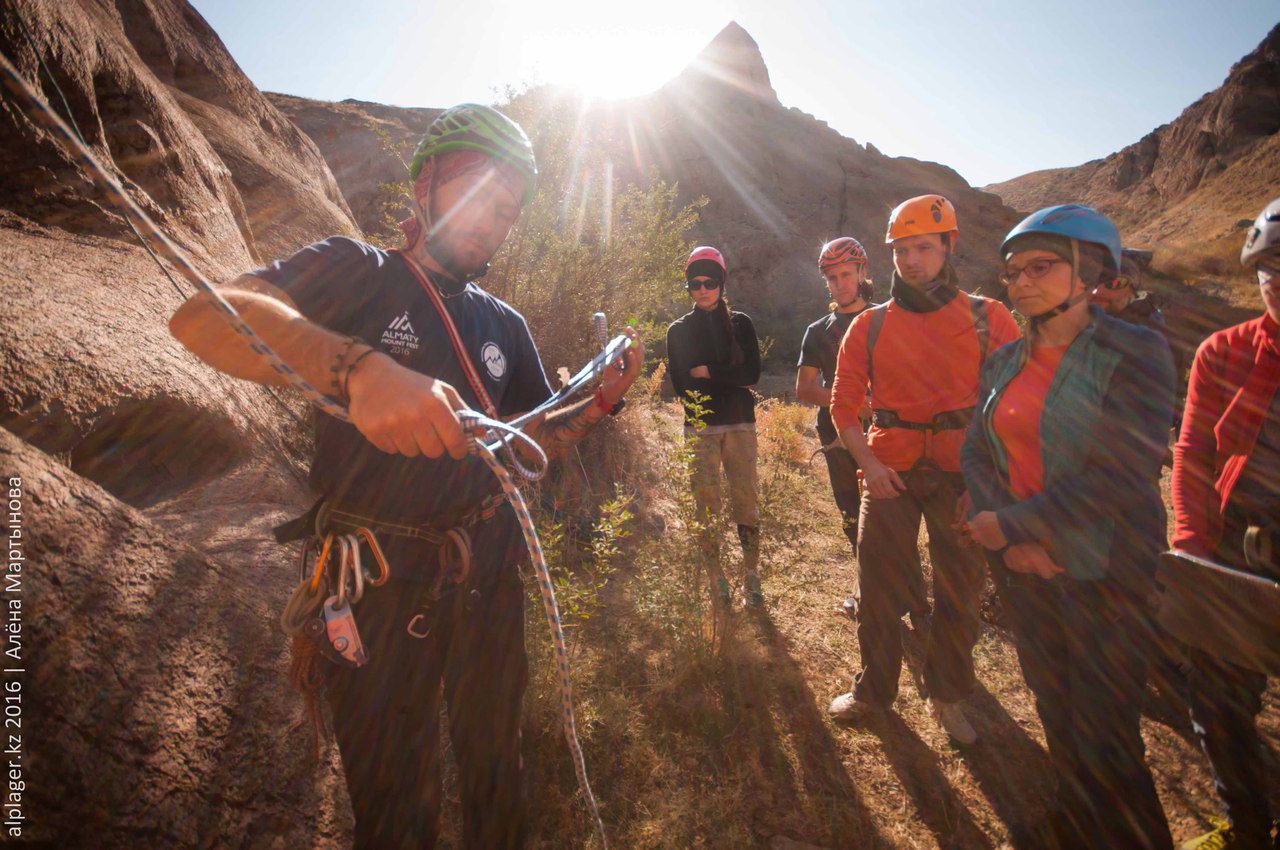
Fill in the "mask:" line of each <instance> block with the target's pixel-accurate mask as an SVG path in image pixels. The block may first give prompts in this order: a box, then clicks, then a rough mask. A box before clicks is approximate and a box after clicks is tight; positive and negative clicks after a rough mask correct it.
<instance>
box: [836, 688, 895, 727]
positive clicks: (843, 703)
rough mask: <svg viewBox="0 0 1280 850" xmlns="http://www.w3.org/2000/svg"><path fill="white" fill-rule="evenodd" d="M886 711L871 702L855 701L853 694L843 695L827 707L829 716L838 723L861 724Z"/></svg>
mask: <svg viewBox="0 0 1280 850" xmlns="http://www.w3.org/2000/svg"><path fill="white" fill-rule="evenodd" d="M883 711H884V709H883V708H876V707H875V706H874V705H872V704H871V703H869V702H863V701H861V700H858V699H854V696H853V694H841V695H840V696H838V697H836V698H835V699H833V700H832V701H831V705H829V706H827V714H830V715H831V718H832V719H833V720H835V721H836V722H837V723H861V722H863V721H865V720H869V719H870V718H872V717H875V716H877V715H879V714H880V713H882V712H883Z"/></svg>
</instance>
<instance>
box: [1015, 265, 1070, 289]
mask: <svg viewBox="0 0 1280 850" xmlns="http://www.w3.org/2000/svg"><path fill="white" fill-rule="evenodd" d="M1066 262H1068V261H1067V260H1059V259H1057V258H1055V259H1052V260H1050V259H1043V258H1042V259H1039V260H1032V261H1031V262H1029V263H1027V264H1026V265H1025V266H1023V267H1022V268H1020V269H1005V271H1004V274H1002V275H1000V282H1001V283H1003V284H1004V285H1005V286H1013V285H1014V284H1015V283H1017V282H1018V278H1020V277H1022V276H1023V275H1024V274H1025V275H1026V276H1027V280H1039V279H1040V278H1042V277H1044V276H1045V275H1047V274H1048V273H1049V269H1051V268H1053V267H1054V266H1055V265H1057V264H1058V263H1066Z"/></svg>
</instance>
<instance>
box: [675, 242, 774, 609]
mask: <svg viewBox="0 0 1280 850" xmlns="http://www.w3.org/2000/svg"><path fill="white" fill-rule="evenodd" d="M726 277H727V270H726V267H725V262H724V257H723V256H721V254H720V252H719V251H717V250H716V249H715V248H710V247H706V246H703V247H699V248H695V249H694V250H693V253H692V254H690V255H689V261H688V263H687V264H686V266H685V283H686V286H687V288H688V291H689V297H690V298H692V299H693V303H694V309H692V310H690V311H689V312H688V313H686V314H685V315H683V316H681V317H680V318H679V319H676V320H675V321H674V322H672V323H671V326H670V327H669V328H667V371H668V373H669V374H670V375H671V385H672V387H674V388H675V391H676V396H677V398H679V399H680V401H681V402H682V403H683V404H684V425H685V436H686V438H687V439H689V440H691V441H692V444H693V456H694V460H693V463H694V468H693V495H694V501H695V502H696V504H697V506H698V512H699V514H700V519H701V521H702V523H703V525H704V531H703V532H702V535H701V540H702V546H701V548H702V556H703V559H704V561H705V563H706V566H707V571H708V573H709V574H710V576H711V585H712V587H711V590H712V598H713V599H714V600H715V601H716V602H717V603H719V604H721V605H723V606H725V607H728V604H729V582H728V580H727V579H725V577H724V571H723V570H722V569H721V568H720V559H719V545H718V543H717V535H716V534H715V533H714V529H713V526H712V521H713V518H714V517H716V516H717V515H718V514H719V513H720V510H721V497H720V469H721V467H723V468H724V471H725V476H726V477H727V478H728V480H729V504H730V507H731V509H732V512H733V519H734V522H736V523H737V524H738V541H739V542H740V543H741V544H742V562H743V581H742V584H743V591H744V601H745V602H746V604H747V605H749V606H752V607H756V606H759V605H761V604H762V603H763V601H764V596H763V593H762V591H761V588H760V573H759V562H760V510H759V508H758V506H757V504H756V403H755V396H754V395H753V394H752V392H751V389H750V387H751V386H752V385H754V384H755V383H756V382H757V381H759V380H760V345H759V343H758V342H757V341H756V330H755V326H753V325H752V324H751V319H750V318H749V317H748V316H747V315H746V314H745V313H736V312H733V311H731V310H730V309H729V303H728V302H727V301H725V299H724V285H725V278H726Z"/></svg>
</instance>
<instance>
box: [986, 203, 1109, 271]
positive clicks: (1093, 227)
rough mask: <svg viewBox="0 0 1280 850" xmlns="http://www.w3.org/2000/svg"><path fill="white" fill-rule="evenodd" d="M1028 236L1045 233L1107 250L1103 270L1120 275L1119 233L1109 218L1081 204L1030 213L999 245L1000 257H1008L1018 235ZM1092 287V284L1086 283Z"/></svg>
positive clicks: (1046, 208)
mask: <svg viewBox="0 0 1280 850" xmlns="http://www.w3.org/2000/svg"><path fill="white" fill-rule="evenodd" d="M1028 233H1045V234H1049V235H1053V236H1065V237H1066V238H1068V239H1075V240H1078V241H1080V242H1092V243H1093V244H1095V245H1100V246H1102V247H1103V248H1105V249H1106V256H1107V257H1108V258H1109V259H1110V260H1111V262H1110V265H1109V266H1107V267H1105V268H1104V271H1107V272H1109V273H1110V274H1111V275H1112V276H1115V275H1118V274H1120V252H1121V248H1120V231H1119V230H1118V229H1116V226H1115V224H1114V223H1113V222H1112V221H1111V219H1109V218H1107V217H1106V216H1105V215H1103V214H1102V213H1100V212H1098V211H1097V210H1095V209H1094V208H1093V207H1086V206H1084V205H1082V204H1061V205H1059V206H1056V207H1045V208H1044V209H1042V210H1038V211H1036V212H1033V213H1032V214H1031V215H1029V216H1027V217H1026V218H1024V219H1023V220H1022V221H1020V222H1018V224H1017V226H1015V227H1014V228H1013V230H1010V231H1009V235H1008V236H1006V237H1005V238H1004V242H1003V243H1001V245H1000V256H1002V257H1003V256H1005V255H1006V254H1008V252H1009V251H1008V248H1009V243H1010V242H1012V241H1013V240H1014V239H1017V238H1018V237H1019V236H1022V235H1024V234H1028ZM1085 283H1086V284H1091V283H1093V281H1088V280H1086V281H1085Z"/></svg>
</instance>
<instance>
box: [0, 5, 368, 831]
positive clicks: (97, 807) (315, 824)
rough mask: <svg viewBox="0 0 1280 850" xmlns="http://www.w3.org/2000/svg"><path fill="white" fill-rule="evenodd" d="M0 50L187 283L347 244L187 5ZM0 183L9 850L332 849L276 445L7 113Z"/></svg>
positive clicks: (20, 113)
mask: <svg viewBox="0 0 1280 850" xmlns="http://www.w3.org/2000/svg"><path fill="white" fill-rule="evenodd" d="M28 33H29V34H28ZM0 50H2V51H3V52H4V54H5V55H6V56H8V57H10V59H11V60H12V61H13V62H14V63H15V64H16V65H17V67H18V68H19V71H20V73H21V74H22V75H23V76H24V77H25V78H26V79H27V80H29V81H32V82H33V83H34V84H35V85H36V87H37V88H38V89H39V90H40V91H41V92H42V93H43V95H44V97H45V98H46V99H47V100H49V101H50V102H51V103H52V104H53V105H54V106H55V108H56V109H58V110H59V111H60V112H62V113H63V114H64V115H65V114H66V110H67V108H68V107H69V110H70V115H71V117H73V118H74V121H75V123H76V125H77V126H78V128H79V130H80V132H81V133H82V134H83V136H84V138H85V140H86V142H87V143H88V145H89V147H90V148H91V149H92V150H93V152H94V153H95V154H96V155H97V157H98V158H99V159H100V160H102V161H103V162H105V163H107V164H108V167H109V168H110V169H112V170H113V172H114V175H115V176H116V177H117V178H118V179H119V180H120V181H121V182H122V183H123V185H124V186H125V188H126V190H127V191H128V192H129V194H130V195H131V196H132V197H133V198H134V200H135V201H136V202H137V203H138V204H139V205H140V206H142V207H143V209H145V210H146V212H147V213H148V214H149V215H150V216H151V217H153V218H154V219H155V220H156V221H157V222H158V223H159V224H160V225H161V227H163V228H164V229H165V230H166V232H167V233H168V234H169V235H170V236H171V237H172V238H173V239H174V240H175V241H177V242H178V243H179V244H180V245H181V246H182V247H183V248H184V249H185V251H186V252H187V253H188V254H189V255H190V257H191V258H192V260H193V262H194V263H195V265H196V266H197V267H198V268H199V269H201V270H202V271H203V272H204V273H205V274H206V275H207V276H209V277H210V278H212V279H215V280H218V279H225V278H229V277H231V276H233V275H235V274H237V273H240V272H243V271H247V270H248V269H250V268H252V267H253V266H255V265H257V264H258V263H260V262H262V261H263V260H265V259H270V258H272V257H275V256H278V255H280V254H283V253H287V252H289V251H291V250H293V249H294V248H296V247H298V246H300V245H302V244H305V243H306V242H309V241H311V240H314V239H316V238H320V237H323V236H325V235H327V234H330V233H334V232H347V233H355V232H358V229H357V227H356V225H355V223H354V221H353V220H352V218H351V215H350V211H349V209H348V207H347V204H346V201H345V200H344V199H343V197H342V194H341V192H340V191H339V189H338V186H337V184H336V183H335V182H334V180H333V177H332V175H331V174H330V172H329V170H328V167H327V166H326V165H325V162H324V160H323V159H322V158H321V156H320V154H319V153H318V151H317V149H316V147H315V145H314V144H313V143H312V141H311V140H310V138H308V137H307V136H306V135H304V134H303V133H301V132H300V131H299V130H298V129H297V128H296V127H295V126H294V125H293V124H292V123H291V122H290V121H289V120H288V119H287V118H286V117H285V116H284V115H282V114H281V113H280V112H279V111H278V110H277V109H276V108H275V107H274V106H272V104H271V103H270V101H268V100H267V99H266V98H265V97H264V96H263V95H262V94H261V93H260V92H258V91H257V89H256V88H255V87H254V86H253V84H252V83H251V82H250V81H249V80H248V79H247V78H246V77H245V76H244V74H243V73H241V71H240V70H239V68H238V67H237V66H236V64H235V62H234V61H233V60H232V59H231V57H230V55H229V54H228V53H227V51H226V49H225V47H224V46H223V45H222V43H221V41H219V39H218V37H217V36H216V34H214V33H213V31H212V30H211V29H210V28H209V27H208V25H207V24H206V23H205V22H204V20H203V19H201V18H200V16H199V15H198V14H197V13H196V12H195V11H194V10H193V9H192V8H191V7H190V6H188V5H187V4H186V3H185V2H181V0H119V2H115V0H57V2H54V0H15V2H13V3H6V4H4V5H3V6H0ZM46 69H47V70H46ZM55 82H56V84H57V85H56V87H55V85H54V83H55ZM59 89H60V90H61V94H59V91H58V90H59ZM63 96H65V105H64V101H63ZM0 171H2V172H3V173H4V175H5V179H4V180H3V181H0V287H2V291H3V294H4V298H3V299H0V425H2V426H3V429H0V458H2V461H0V472H2V473H3V475H4V477H5V479H6V485H7V486H8V489H17V490H19V491H20V492H21V497H20V499H19V501H20V503H21V506H22V510H21V512H20V513H21V519H20V533H21V535H22V536H21V538H20V539H21V540H22V542H23V549H22V551H23V552H24V553H25V555H24V556H25V565H26V569H25V571H24V572H22V573H21V578H22V581H21V583H20V586H19V587H17V588H14V586H13V585H12V584H11V583H10V584H9V585H8V586H7V587H6V590H5V591H4V592H3V594H0V596H3V604H4V605H5V606H6V610H7V611H8V612H10V613H11V614H12V612H14V611H17V612H18V621H19V623H20V626H21V628H20V630H19V631H17V632H14V631H13V630H9V631H8V632H7V641H6V643H5V644H4V645H5V649H6V650H7V651H9V653H10V654H9V656H8V658H7V659H6V660H7V661H10V662H14V663H7V664H6V665H5V666H6V668H12V669H20V670H22V672H20V673H13V672H11V673H8V674H6V683H7V685H8V686H9V687H10V689H11V690H10V691H9V692H10V693H13V691H12V688H14V687H16V688H19V689H20V693H21V695H22V703H21V707H22V710H23V713H22V717H21V723H22V726H21V729H20V730H17V731H20V733H21V746H22V752H23V756H22V758H23V767H24V770H25V774H24V779H25V782H26V789H25V794H24V795H23V797H22V800H21V803H22V810H23V815H24V818H25V831H24V832H23V835H22V837H23V838H25V839H27V840H33V841H36V842H37V844H36V845H33V846H51V847H160V846H164V847H178V846H183V847H223V846H227V843H228V840H229V839H228V836H236V838H235V843H237V844H238V845H240V846H246V847H300V846H338V845H340V844H341V843H342V836H343V835H344V829H345V828H346V827H345V823H346V821H344V818H346V819H347V820H349V815H347V814H346V811H347V810H346V809H345V808H344V807H345V806H346V803H345V797H344V796H343V793H342V791H341V787H342V785H341V780H340V777H339V775H338V773H337V772H336V769H335V768H334V766H333V765H332V764H330V763H329V762H328V761H327V760H326V761H325V762H324V763H323V765H322V768H321V770H319V771H317V770H315V769H314V768H313V767H311V766H310V765H309V764H308V762H307V759H308V756H309V751H310V750H309V740H308V736H307V733H306V732H305V731H303V732H301V733H300V734H295V735H290V734H287V731H286V730H287V729H288V728H289V726H290V725H291V724H292V723H293V722H294V720H295V719H296V718H297V716H298V713H299V711H300V704H299V702H298V700H297V699H296V697H295V696H294V695H293V694H292V692H291V691H290V689H289V686H288V684H287V680H286V672H287V653H286V652H285V647H286V641H285V638H284V636H283V635H282V634H280V633H279V631H278V629H275V628H273V626H272V624H273V622H274V619H275V617H276V612H278V611H279V610H280V607H281V606H282V605H283V602H284V600H285V599H286V598H287V595H288V593H289V591H290V589H291V585H292V583H293V578H294V576H293V572H294V569H295V568H294V567H293V565H291V564H289V563H287V559H286V558H285V556H284V555H283V553H282V552H281V550H279V548H278V547H275V546H269V545H267V543H266V541H267V540H268V539H269V536H268V532H269V525H270V524H271V522H272V521H276V520H279V519H282V518H284V517H285V516H287V515H289V514H290V513H292V512H295V511H297V510H298V509H299V508H302V507H304V506H305V503H306V488H305V486H304V484H303V483H302V482H301V480H300V478H301V476H300V471H299V458H300V457H301V456H302V455H303V454H304V452H305V447H304V446H303V445H301V444H302V443H303V442H304V441H305V438H304V437H302V436H300V431H301V429H299V428H298V427H297V425H296V424H295V423H294V422H293V421H292V419H291V417H290V413H289V412H288V411H287V410H286V409H284V408H282V407H281V406H280V405H278V404H277V403H276V402H275V401H273V400H272V399H271V398H270V397H269V396H268V395H266V393H265V392H263V391H261V390H259V389H257V388H253V387H249V386H247V385H245V384H241V383H238V382H236V381H233V380H230V379H227V378H223V377H220V376H217V375H215V374H214V373H213V372H212V371H211V370H209V369H208V368H207V367H205V366H203V365H202V364H200V363H198V362H197V361H196V360H195V359H194V358H193V357H191V356H190V355H188V354H187V353H186V352H185V351H184V350H182V349H181V348H180V347H179V346H178V345H177V344H176V343H175V342H174V341H173V340H172V339H171V338H170V336H169V334H168V332H167V328H166V325H165V322H166V320H167V318H168V316H169V314H170V313H171V312H172V311H173V309H174V308H175V307H176V306H177V305H178V303H180V299H181V298H182V297H183V296H182V295H180V294H179V293H178V292H176V291H175V288H174V285H173V284H171V283H170V281H169V280H168V279H167V278H166V276H165V275H164V273H163V272H162V270H161V269H160V268H158V267H157V265H156V264H155V263H154V262H153V261H152V260H151V258H150V257H148V255H147V254H146V253H145V251H144V250H143V249H142V248H141V247H140V246H139V245H138V243H137V241H136V240H135V239H134V237H133V235H132V234H131V233H130V231H129V228H128V227H127V225H126V223H125V221H124V220H123V219H122V218H121V217H120V215H118V214H117V213H116V212H115V211H114V209H113V208H112V207H111V206H110V205H109V203H108V202H107V201H106V200H105V198H104V197H103V196H102V195H101V194H100V193H99V192H98V191H97V190H96V189H95V188H94V186H93V184H92V182H91V180H90V178H89V176H88V175H87V173H86V172H84V171H83V170H82V169H81V167H80V166H79V165H78V164H77V163H76V161H75V160H74V159H73V158H72V157H70V156H68V155H67V154H66V153H65V152H64V151H63V150H62V149H61V148H60V147H58V146H57V145H56V144H55V143H54V142H53V141H52V139H51V137H50V135H49V134H48V133H47V132H46V131H45V130H44V129H42V128H41V126H40V125H39V124H37V123H36V122H34V121H33V120H32V119H31V117H30V116H29V115H28V114H27V112H26V108H25V107H21V106H19V105H18V103H17V101H15V100H14V99H13V98H11V97H10V96H9V95H8V93H6V94H5V96H4V98H3V99H2V100H0ZM178 288H179V289H181V290H182V293H183V294H190V293H191V291H192V288H191V287H190V286H189V285H188V284H186V283H185V282H183V281H182V280H181V279H180V278H179V284H178ZM292 404H293V406H294V408H295V412H299V411H301V410H302V406H301V405H300V404H298V403H296V401H295V402H292ZM9 479H17V480H19V483H18V484H17V486H16V487H15V486H14V485H13V484H12V483H11V482H10V481H9ZM246 493H252V494H253V501H254V504H253V507H252V509H246V506H245V505H246V503H245V499H244V496H245V494H246ZM8 533H9V536H10V537H11V538H12V529H11V530H10V531H9V532H8ZM10 574H11V575H12V574H13V572H12V570H10ZM15 605H16V606H17V607H15ZM17 662H20V663H17ZM5 790H6V791H7V790H8V789H7V788H6V789H5ZM6 802H10V800H9V799H8V798H6ZM6 835H7V836H8V837H14V836H13V834H12V833H10V832H8V831H7V830H6ZM40 842H43V845H41V844H40Z"/></svg>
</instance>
